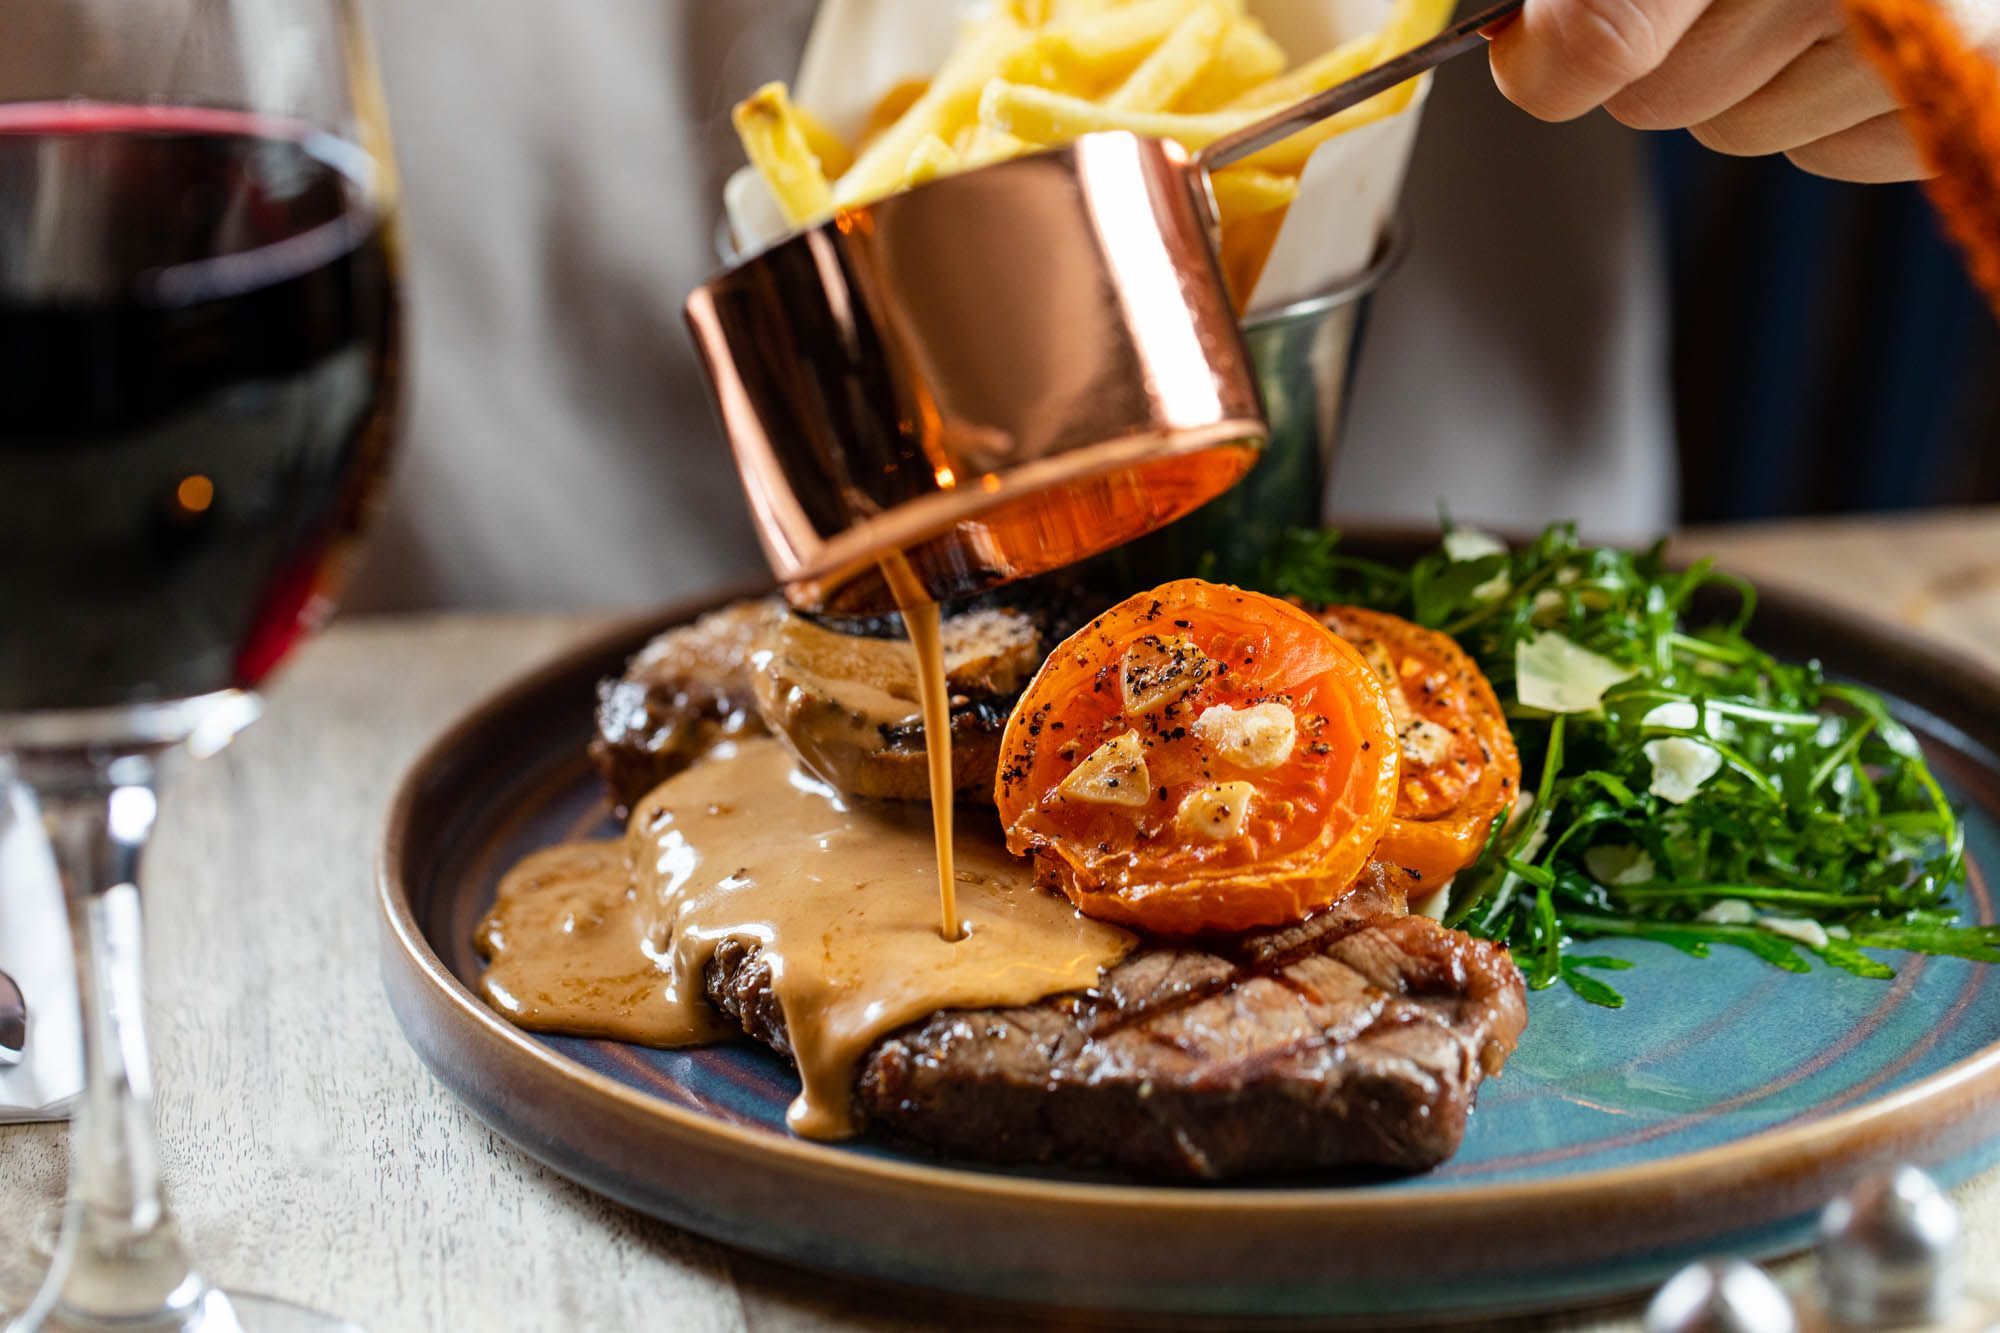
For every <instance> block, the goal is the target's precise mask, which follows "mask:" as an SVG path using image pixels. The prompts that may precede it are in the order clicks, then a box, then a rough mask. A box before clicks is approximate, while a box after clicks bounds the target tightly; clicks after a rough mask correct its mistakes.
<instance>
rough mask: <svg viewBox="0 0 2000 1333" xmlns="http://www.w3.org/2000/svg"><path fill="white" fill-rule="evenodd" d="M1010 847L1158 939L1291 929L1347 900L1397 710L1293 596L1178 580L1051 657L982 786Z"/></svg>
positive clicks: (1380, 819)
mask: <svg viewBox="0 0 2000 1333" xmlns="http://www.w3.org/2000/svg"><path fill="white" fill-rule="evenodd" d="M994 796H995V801H996V803H997V804H998V805H999V807H1000V818H1001V822H1002V823H1003V824H1004V825H1005V826H1006V829H1007V846H1008V847H1009V849H1011V850H1012V851H1013V852H1014V853H1015V854H1016V855H1031V856H1033V857H1034V858H1035V864H1036V870H1037V873H1038V874H1039V875H1042V876H1045V877H1046V882H1049V883H1052V884H1053V885H1054V886H1055V887H1057V888H1059V889H1061V890H1062V892H1063V893H1065V894H1067V895H1068V896H1069V897H1070V899H1071V900H1072V901H1074V902H1075V903H1076V905H1077V906H1078V907H1079V908H1081V909H1082V910H1083V911H1084V912H1085V913H1086V914H1088V915H1090V916H1095V917H1102V918H1104V919H1106V920H1111V921H1122V922H1127V923H1129V924H1132V925H1136V926H1140V927H1142V928H1144V929H1147V930H1151V931H1156V932H1161V933H1166V934H1191V933H1195V932H1198V931H1205V930H1244V929H1248V928H1250V927H1253V926H1269V925H1277V924H1280V923H1283V922H1288V921H1296V920H1298V919H1299V918H1300V917H1302V916H1304V915H1305V914H1306V913H1308V912H1310V911H1312V910H1313V909H1315V908H1318V907H1323V906H1325V905H1326V904H1327V903H1330V902H1332V901H1334V900H1335V899H1336V898H1338V897H1340V895H1341V894H1342V893H1344V892H1346V890H1347V888H1348V886H1349V885H1350V884H1352V883H1353V882H1354V880H1355V877H1356V876H1357V875H1358V874H1360V872H1361V870H1362V868H1363V867H1364V866H1365V865H1366V864H1367V862H1368V857H1369V853H1370V852H1371V851H1373V850H1374V847H1375V843H1376V840H1377V839H1378V838H1380V837H1381V835H1382V831H1383V829H1384V828H1386V827H1387V825H1388V822H1389V819H1390V816H1391V813H1392V811H1393V809H1394V806H1395V800H1396V745H1395V730H1394V723H1393V715H1392V714H1391V712H1390V707H1389V698H1388V695H1387V692H1386V691H1385V690H1384V689H1383V686H1382V683H1381V681H1380V680H1379V679H1378V678H1377V676H1376V674H1375V673H1374V672H1373V671H1372V670H1370V669H1369V666H1368V664H1367V663H1366V662H1365V661H1363V660H1362V658H1361V656H1360V655H1359V654H1358V653H1357V652H1355V650H1354V649H1352V648H1350V647H1349V646H1348V645H1347V644H1345V643H1343V642H1342V641H1341V640H1340V639H1339V638H1337V637H1336V636H1335V635H1334V634H1333V633H1331V632H1330V631H1329V630H1327V629H1326V628H1325V627H1324V626H1323V625H1321V624H1320V623H1319V622H1318V621H1317V620H1315V619H1313V617H1312V616H1310V615H1308V614H1307V613H1306V612H1304V611H1301V610H1300V609H1298V608H1297V607H1294V606H1290V605H1288V604H1286V603H1284V602H1280V601H1278V600H1276V599H1275V598H1271V597H1265V596H1263V595H1261V594H1259V593H1252V592H1243V591H1241V590H1239V589H1236V588H1227V587H1222V586H1220V585H1218V584H1214V583H1206V582H1203V581H1202V580H1200V579H1182V580H1180V581H1178V582H1174V583H1169V584H1166V585H1164V586H1162V587H1159V588H1155V589H1154V590H1153V591H1151V592H1148V593H1141V594H1140V595H1139V596H1137V597H1131V598H1127V599H1126V600H1125V601H1123V602H1120V603H1119V604H1118V605H1117V606H1114V607H1112V608H1111V609H1110V610H1109V611H1106V612H1105V613H1104V614H1103V615H1101V616H1099V617H1098V618H1097V619H1096V620H1093V621H1092V622H1090V624H1088V625H1086V626H1084V627H1083V629H1081V630H1079V631H1078V632H1077V633H1076V634H1075V635H1073V636H1072V637H1071V638H1070V639H1069V640H1067V641H1066V642H1065V643H1064V644H1063V645H1062V646H1061V647H1059V648H1057V649H1056V650H1055V651H1054V652H1053V653H1051V654H1050V655H1049V659H1048V661H1046V662H1044V663H1043V664H1042V669H1041V671H1040V672H1039V673H1038V674H1037V675H1036V676H1035V678H1034V680H1033V681H1032V682H1030V684H1029V685H1028V688H1027V691H1026V693H1024V694H1023V695H1022V696H1021V699H1020V702H1018V703H1017V704H1016V705H1015V706H1014V713H1013V716H1012V717H1011V718H1010V719H1009V720H1008V723H1007V730H1006V734H1005V735H1004V736H1003V738H1002V740H1001V746H1000V772H999V776H998V778H997V779H996V780H995V784H994Z"/></svg>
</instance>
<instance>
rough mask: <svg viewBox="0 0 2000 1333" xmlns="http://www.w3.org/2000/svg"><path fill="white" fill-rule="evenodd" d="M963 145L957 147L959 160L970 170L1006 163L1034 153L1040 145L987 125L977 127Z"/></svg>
mask: <svg viewBox="0 0 2000 1333" xmlns="http://www.w3.org/2000/svg"><path fill="white" fill-rule="evenodd" d="M963 140H964V142H963V145H962V146H956V145H955V146H956V147H957V151H958V156H959V160H960V161H961V162H962V163H964V165H965V167H966V168H967V169H968V170H969V169H971V168H973V167H983V166H986V165H987V164H989V163H992V162H1004V161H1005V160H1007V159H1008V158H1010V157H1019V156H1021V154H1023V153H1032V152H1034V151H1035V149H1036V148H1037V147H1039V146H1040V145H1038V144H1031V143H1029V142H1028V141H1027V140H1025V139H1017V138H1015V137H1014V136H1013V135H1011V134H1008V133H1007V132H1006V131H1004V130H996V129H993V128H992V127H990V126H987V125H977V126H974V127H973V128H972V130H971V131H970V133H968V134H966V135H964V136H963Z"/></svg>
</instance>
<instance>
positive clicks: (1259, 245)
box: [1216, 208, 1286, 310]
mask: <svg viewBox="0 0 2000 1333" xmlns="http://www.w3.org/2000/svg"><path fill="white" fill-rule="evenodd" d="M1285 213H1286V210H1285V209H1282V208H1275V209H1272V210H1271V211H1270V212H1268V213H1257V214H1253V215H1252V216H1250V217H1247V218H1239V219H1237V220H1236V221H1235V222H1234V223H1232V224H1231V225H1229V226H1227V227H1225V228H1223V232H1222V248H1221V251H1220V252H1219V253H1218V254H1217V256H1216V258H1217V259H1218V260H1219V261H1220V262H1221V264H1222V282H1223V285H1224V286H1225V287H1227V288H1228V289H1229V299H1230V300H1231V302H1233V303H1234V304H1235V306H1236V308H1237V309H1238V310H1243V309H1246V308H1248V306H1249V304H1250V297H1251V295H1252V293H1254V292H1255V291H1256V290H1257V279H1258V278H1260V277H1262V276H1263V274H1264V265H1265V264H1266V263H1267V262H1268V261H1269V260H1270V258H1271V251H1272V250H1274V249H1276V248H1277V244H1278V232H1279V230H1280V229H1281V228H1282V227H1283V226H1284V225H1285Z"/></svg>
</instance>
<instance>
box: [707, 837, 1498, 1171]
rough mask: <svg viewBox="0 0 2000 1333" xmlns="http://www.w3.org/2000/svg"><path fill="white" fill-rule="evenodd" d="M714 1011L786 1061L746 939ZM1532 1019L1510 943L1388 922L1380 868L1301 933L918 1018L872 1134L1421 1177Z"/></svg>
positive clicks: (882, 1074)
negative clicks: (1049, 993) (1028, 1000)
mask: <svg viewBox="0 0 2000 1333" xmlns="http://www.w3.org/2000/svg"><path fill="white" fill-rule="evenodd" d="M706 982H707V989H708V993H709V998H710V999H711V1001H713V1002H714V1003H715V1004H716V1005H717V1006H718V1007H719V1008H721V1009H722V1010H723V1011H724V1012H726V1013H728V1014H730V1015H731V1016H732V1017H734V1018H736V1019H737V1020H738V1021H739V1022H741V1023H742V1025H743V1028H744V1031H745V1032H747V1033H748V1034H749V1035H751V1036H753V1037H756V1038H758V1039H759V1040H762V1041H764V1042H766V1043H768V1044H769V1045H771V1046H773V1047H775V1048H776V1049H777V1050H779V1051H781V1052H787V1053H788V1047H787V1044H786V1037H785V1028H784V1015H783V1014H782V1013H781V1012H780V1011H779V1008H778V1005H777V1003H776V1001H775V1000H774V999H773V997H772V994H771V989H770V984H769V974H768V969H767V967H766V966H765V964H764V963H763V962H762V961H761V960H760V958H759V956H758V953H757V950H756V948H755V947H754V946H752V945H745V944H740V943H731V944H727V945H725V946H724V947H723V948H721V949H719V950H718V951H717V953H716V955H715V959H714V961H713V962H712V964H711V965H710V969H709V973H708V976H707V978H706ZM1526 1019H1527V1009H1526V1000H1525V994H1524V990H1523V986H1522V983H1521V977H1520V973H1519V972H1518V971H1517V970H1516V968H1515V967H1514V964H1513V961H1512V959H1511V958H1509V956H1508V954H1507V952H1506V950H1505V949H1503V948H1501V947H1500V946H1498V945H1494V944H1490V943H1486V942H1484V941H1480V940H1475V939H1472V938H1471V937H1470V936H1467V935H1464V934H1461V933H1459V932H1457V931H1453V930H1447V929H1445V928H1444V927H1443V926H1441V925H1439V924H1438V923H1437V922H1435V921H1432V920H1430V919H1429V918H1426V917H1419V916H1407V915H1404V909H1403V899H1402V886H1401V884H1400V883H1398V882H1396V876H1395V875H1394V872H1385V871H1383V870H1381V869H1379V868H1377V869H1375V870H1374V872H1373V875H1372V878H1371V880H1370V882H1368V883H1367V884H1365V885H1364V886H1363V887H1362V888H1360V889H1358V890H1357V891H1356V892H1354V893H1353V894H1350V895H1349V896H1348V897H1347V898H1346V899H1344V900H1342V901H1341V902H1340V903H1337V904H1335V905H1334V906H1332V907H1330V908H1328V909H1327V910H1326V911H1324V912H1322V913H1320V914H1318V915H1317V916H1315V917H1312V918H1309V919H1308V920H1307V921H1305V922H1304V923H1302V924H1300V925H1296V926H1289V927H1285V928H1283V929H1280V930H1272V931H1261V932H1256V933H1252V934H1248V935H1244V936H1239V937H1235V938H1231V939H1227V940H1211V941H1205V942H1203V943H1201V944H1198V945H1197V944H1151V945H1147V946H1143V947H1142V948H1141V949H1140V950H1139V951H1138V952H1136V953H1134V954H1132V955H1131V956H1130V957H1128V958H1127V959H1126V960H1125V961H1124V962H1122V963H1120V964H1119V965H1118V966H1116V967H1114V968H1112V969H1110V970H1109V971H1107V972H1106V973H1105V974H1104V976H1103V979H1102V981H1101V983H1100V985H1099V986H1098V988H1097V989H1096V990H1095V991H1093V992H1090V993H1087V994H1076V995H1063V996H1056V997H1053V998H1051V999H1047V1000H1043V1001H1041V1002H1039V1003H1036V1004H1032V1005H1024V1006H1021V1007H1018V1008H1012V1009H991V1010H965V1011H956V1012H945V1013H939V1014H936V1015H933V1016H932V1017H931V1018H929V1019H927V1020H925V1021H924V1022H921V1023H919V1024H917V1025H915V1026H914V1027H911V1028H908V1029H905V1030H903V1031H902V1032H899V1033H896V1034H894V1035H892V1036H890V1037H888V1038H885V1039H884V1040H882V1041H880V1042H878V1043H877V1044H876V1045H875V1046H874V1047H873V1048H872V1049H871V1050H870V1051H869V1052H868V1054H867V1056H866V1058H865V1059H864V1061H863V1063H862V1066H861V1071H860V1074H859V1076H858V1078H857V1080H856V1086H855V1090H854V1105H855V1109H856V1111H857V1113H858V1117H859V1118H860V1119H861V1120H862V1121H863V1122H864V1123H866V1124H868V1125H869V1126H871V1127H874V1128H877V1129H881V1130H885V1131H888V1132H890V1133H893V1134H896V1135H899V1136H901V1137H903V1138H905V1139H909V1140H913V1141H916V1142H919V1143H922V1144H924V1145H926V1146H928V1147H930V1148H932V1149H934V1150H936V1151H939V1152H942V1153H948V1154H951V1155H954V1156H961V1157H971V1158H979V1159H984V1160H988V1161H995V1162H1012V1163H1031V1162H1059V1163H1064V1164H1081V1163H1097V1164H1102V1165H1106V1166H1111V1167H1116V1168H1121V1169H1124V1170H1127V1171H1132V1172H1136V1173H1141V1174H1145V1175H1151V1176H1168V1177H1183V1178H1190V1179H1200V1180H1217V1179H1223V1178H1226V1177H1236V1176H1246V1175H1262V1174H1271V1173H1275V1172H1298V1171H1307V1170H1313V1169H1319V1168H1329V1167H1343V1166H1347V1167H1352V1166H1377V1167H1385V1168H1392V1169H1397V1170H1420V1169H1422V1168H1425V1167H1430V1166H1434V1165H1436V1164H1437V1163H1439V1162H1441V1161H1443V1160H1444V1159H1445V1158H1447V1157H1449V1156H1451V1154H1452V1153H1453V1152H1454V1151H1456V1150H1457V1148H1458V1144H1459V1141H1460V1139H1461V1138H1462V1137H1463V1135H1464V1133H1465V1125H1466V1117H1467V1116H1468V1114H1469V1113H1470V1112H1471V1109H1472V1104H1473V1099H1474V1097H1475V1095H1476V1094H1477V1092H1478V1089H1479V1085H1480V1082H1481V1081H1482V1080H1483V1079H1484V1078H1485V1077H1486V1076H1487V1075H1489V1074H1494V1073H1497V1072H1499V1069H1500V1066H1501V1065H1502V1064H1503V1063H1504V1062H1505V1060H1506V1058H1507V1056H1508V1055H1509V1054H1510V1053H1511V1052H1512V1051H1513V1049H1514V1043H1515V1041H1516V1040H1517V1039H1518V1038H1519V1036H1520V1034H1521V1029H1522V1027H1523V1025H1524V1024H1525V1022H1526Z"/></svg>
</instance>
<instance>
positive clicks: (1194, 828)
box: [1174, 782, 1257, 842]
mask: <svg viewBox="0 0 2000 1333" xmlns="http://www.w3.org/2000/svg"><path fill="white" fill-rule="evenodd" d="M1256 794H1257V789H1256V788H1255V787H1253V786H1251V785H1250V784H1249V783H1247V782H1216V783H1211V784H1209V785H1208V786H1206V787H1196V788H1195V789H1194V790H1193V791H1191V792H1189V793H1188V794H1187V795H1186V796H1184V797H1182V798H1181V808H1180V810H1179V811H1178V812H1176V813H1175V815H1174V823H1175V824H1177V825H1179V827H1180V830H1181V832H1182V833H1185V834H1186V835H1187V836H1189V837H1191V838H1207V839H1209V840H1211V841H1215V842H1220V841H1221V840H1222V839H1224V838H1239V837H1241V836H1243V830H1244V829H1245V828H1246V827H1247V826H1248V825H1249V822H1250V801H1251V799H1252V798H1253V797H1254V796H1255V795H1256Z"/></svg>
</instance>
